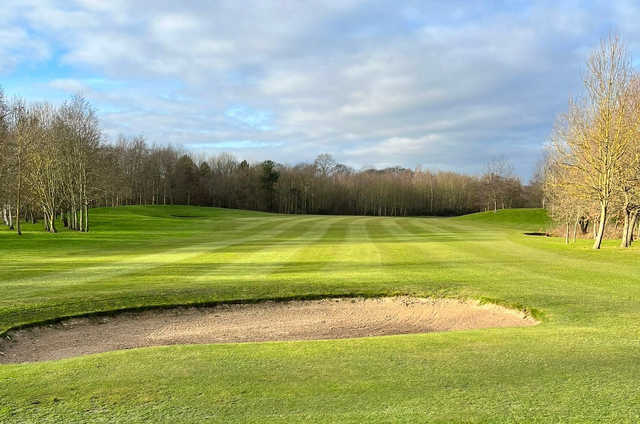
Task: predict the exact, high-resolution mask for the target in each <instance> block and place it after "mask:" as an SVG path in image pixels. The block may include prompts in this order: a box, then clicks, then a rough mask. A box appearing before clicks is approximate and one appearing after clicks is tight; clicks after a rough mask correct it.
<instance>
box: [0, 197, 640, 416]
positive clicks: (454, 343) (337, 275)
mask: <svg viewBox="0 0 640 424" xmlns="http://www.w3.org/2000/svg"><path fill="white" fill-rule="evenodd" d="M91 218H92V232H90V233H88V234H79V233H71V232H60V233H59V234H56V235H50V234H44V233H42V232H39V231H38V230H39V228H38V227H37V226H32V227H29V226H27V228H26V230H27V231H26V232H25V235H24V236H23V237H22V238H19V237H17V236H16V235H15V234H14V233H10V232H8V231H2V232H0V290H1V293H2V296H1V297H0V332H3V331H6V330H7V329H9V328H11V327H16V326H19V325H25V324H29V323H34V322H41V321H45V320H52V319H56V318H59V317H62V316H71V315H78V314H86V313H91V312H100V311H112V310H118V309H124V308H137V307H149V306H154V305H155V306H159V305H173V304H186V303H215V302H223V301H240V300H248V301H256V300H260V299H265V298H283V299H285V298H296V297H299V298H308V297H318V296H323V295H332V296H341V295H353V294H357V295H366V296H377V295H384V294H400V293H403V294H416V295H432V296H452V297H473V298H483V299H488V300H491V301H494V302H498V303H504V304H509V305H519V306H520V307H526V308H529V309H530V310H532V311H533V312H534V313H536V314H537V315H538V316H539V317H541V319H542V320H543V323H542V324H541V325H539V326H536V327H529V328H518V329H493V330H472V331H462V332H451V333H437V334H436V333H433V334H424V335H402V336H389V337H379V338H368V339H354V340H336V341H311V342H309V341H304V342H272V343H249V344H240V345H193V346H171V347H157V348H147V349H136V350H129V351H120V352H111V353H105V354H99V355H92V356H87V357H80V358H74V359H68V360H62V361H57V362H45V363H38V364H21V365H0V422H3V423H4V422H16V423H18V422H19V423H29V422H33V423H47V422H78V423H80V422H193V423H196V422H224V423H229V422H353V423H356V422H425V421H426V422H487V423H489V422H490V423H494V422H497V423H500V422H576V423H578V422H580V423H582V422H629V423H634V422H638V421H640V385H639V384H638V381H639V380H640V272H638V271H639V270H640V262H639V260H640V250H639V249H638V248H632V249H630V250H621V249H619V248H617V247H616V245H617V242H616V241H607V242H606V243H605V246H604V249H602V250H601V251H592V250H591V249H590V242H589V241H588V240H583V241H580V240H579V241H578V243H577V244H576V245H570V246H565V245H564V244H563V241H562V240H560V239H556V238H547V237H529V236H525V235H523V234H522V233H523V232H524V231H539V230H541V229H545V228H546V227H547V226H548V221H547V218H546V215H545V214H544V212H543V211H541V210H507V211H499V212H498V213H493V212H488V213H481V214H474V215H469V216H465V217H458V218H378V217H327V216H282V215H269V214H259V213H254V212H245V211H232V210H223V209H213V208H194V207H191V208H189V207H127V208H118V209H102V210H95V211H92V216H91Z"/></svg>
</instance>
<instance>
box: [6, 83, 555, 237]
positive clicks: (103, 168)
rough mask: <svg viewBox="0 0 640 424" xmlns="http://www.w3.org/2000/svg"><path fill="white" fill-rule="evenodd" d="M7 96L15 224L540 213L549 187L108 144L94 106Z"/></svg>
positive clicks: (499, 168)
mask: <svg viewBox="0 0 640 424" xmlns="http://www.w3.org/2000/svg"><path fill="white" fill-rule="evenodd" d="M1 93H2V92H1V91H0V206H1V207H2V219H3V222H4V223H5V225H7V226H8V227H9V228H11V229H15V230H16V231H17V232H18V234H20V233H21V222H24V221H29V222H36V221H40V220H41V221H42V225H43V228H44V230H45V231H48V232H56V231H57V226H58V225H63V226H64V227H67V228H69V229H71V230H75V231H83V232H84V231H89V210H90V208H91V207H116V206H123V205H169V204H180V205H199V206H218V207H224V208H238V209H251V210H261V211H270V212H280V213H286V214H357V215H376V216H410V215H413V216H415V215H436V216H438V215H439V216H450V215H460V214H464V213H470V212H476V211H482V210H494V211H495V210H498V209H501V208H511V207H528V206H531V207H539V206H540V203H541V201H542V186H543V181H542V180H541V179H535V180H534V181H533V182H532V183H531V184H529V185H523V184H522V183H521V182H520V179H519V178H518V177H516V176H514V174H513V169H512V167H511V166H510V164H509V163H508V161H506V160H503V159H500V160H494V161H492V162H491V163H490V164H488V165H487V169H486V171H485V172H484V174H483V175H480V176H471V175H464V174H460V173H455V172H431V171H428V170H421V169H406V168H402V167H392V168H386V169H362V170H355V169H353V168H351V167H349V166H346V165H344V164H340V163H337V162H336V161H335V160H334V159H333V157H332V156H331V155H329V154H322V155H320V156H318V157H317V158H316V159H315V160H314V161H313V162H311V163H300V164H297V165H286V164H281V163H276V162H274V161H271V160H266V161H262V162H254V163H249V162H248V161H246V160H238V159H236V158H235V157H234V156H233V155H231V154H228V153H222V154H218V155H212V156H210V157H203V156H202V155H200V156H198V155H196V154H193V153H192V152H188V151H186V150H184V149H183V148H181V147H174V146H159V145H150V144H148V143H147V142H146V141H145V139H144V138H143V137H139V136H138V137H125V136H120V137H118V138H117V139H116V140H114V141H111V142H107V141H106V140H105V139H104V137H102V135H101V130H100V127H99V124H98V120H97V118H96V113H95V111H94V110H93V108H92V107H91V105H90V104H89V103H88V102H87V101H86V99H84V98H82V97H77V96H76V97H72V98H71V99H69V100H68V101H66V102H64V103H63V104H61V105H59V106H54V105H51V104H48V103H35V104H27V103H26V102H24V101H23V100H20V99H17V100H13V101H7V99H5V98H4V96H3V95H2V94H1Z"/></svg>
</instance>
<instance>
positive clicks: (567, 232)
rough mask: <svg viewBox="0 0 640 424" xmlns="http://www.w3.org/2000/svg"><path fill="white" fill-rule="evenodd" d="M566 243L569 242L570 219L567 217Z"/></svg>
mask: <svg viewBox="0 0 640 424" xmlns="http://www.w3.org/2000/svg"><path fill="white" fill-rule="evenodd" d="M564 243H565V244H569V220H568V219H567V223H566V226H565V230H564Z"/></svg>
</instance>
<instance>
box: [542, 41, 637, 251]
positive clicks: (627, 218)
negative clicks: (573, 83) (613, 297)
mask: <svg viewBox="0 0 640 424" xmlns="http://www.w3.org/2000/svg"><path fill="white" fill-rule="evenodd" d="M548 147H549V148H548V155H547V160H546V167H545V169H544V172H543V173H544V179H545V197H546V199H547V200H548V207H549V211H550V213H551V215H552V217H553V218H554V219H555V221H556V222H558V223H559V224H562V226H563V227H564V235H565V240H566V242H567V243H568V242H569V239H570V232H572V233H573V239H574V240H575V239H576V238H577V236H578V235H579V234H580V235H583V236H592V237H593V238H594V244H593V247H594V248H595V249H599V248H600V246H601V244H602V240H603V238H604V237H605V236H610V237H619V238H621V239H622V240H621V247H629V246H631V243H632V242H633V240H634V231H637V230H638V216H639V214H640V74H639V73H638V71H637V70H636V69H634V68H633V65H632V61H631V57H630V54H629V52H628V49H627V48H626V46H625V44H624V43H623V42H622V41H621V40H620V39H619V38H618V37H615V36H611V37H609V38H608V39H607V40H604V41H602V43H601V45H600V47H599V48H598V49H596V50H595V51H594V52H593V53H592V55H591V57H590V58H589V60H588V62H587V70H586V73H585V77H584V94H583V95H582V96H580V97H578V98H575V99H572V100H571V101H570V103H569V109H568V111H567V112H566V113H564V114H562V115H561V116H560V117H559V119H558V122H557V125H556V127H555V129H554V131H553V134H552V137H551V142H550V143H549V146H548ZM636 237H637V235H636Z"/></svg>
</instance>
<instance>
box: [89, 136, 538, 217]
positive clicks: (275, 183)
mask: <svg viewBox="0 0 640 424" xmlns="http://www.w3.org/2000/svg"><path fill="white" fill-rule="evenodd" d="M101 154H102V156H103V159H102V160H101V163H102V165H103V166H105V165H106V168H105V169H104V171H103V172H104V180H105V181H108V186H107V187H105V190H103V191H102V193H103V195H102V196H101V197H99V198H96V204H98V205H104V206H118V205H129V204H141V205H142V204H185V205H200V206H219V207H225V208H238V209H252V210H261V211H270V212H280V213H287V214H343V215H377V216H408V215H441V216H444V215H446V216H450V215H460V214H463V213H469V212H476V211H481V210H497V209H501V208H510V207H525V206H536V207H537V206H540V205H541V201H542V181H539V182H536V183H532V184H531V185H529V186H523V185H522V184H521V183H520V180H519V179H518V178H517V177H515V176H513V174H512V171H511V168H510V167H509V166H508V165H506V161H494V162H492V164H491V166H489V167H488V170H487V172H486V173H485V174H484V175H483V176H481V177H476V176H468V175H463V174H457V173H454V172H437V173H433V172H429V171H422V170H409V169H405V168H400V167H393V168H387V169H381V170H378V169H364V170H359V171H356V170H354V169H352V168H350V167H348V166H346V165H343V164H340V163H337V162H336V161H335V160H334V159H333V158H332V156H331V155H329V154H322V155H320V156H318V158H316V160H315V161H314V162H313V163H301V164H298V165H295V166H290V165H284V164H280V163H275V162H273V161H271V160H266V161H264V162H258V163H248V162H247V161H246V160H242V161H240V160H237V159H236V158H235V157H234V156H232V155H230V154H228V153H222V154H220V155H215V156H211V157H208V158H199V159H198V158H196V157H195V155H192V154H189V153H188V152H185V151H183V150H182V149H179V148H175V147H171V146H147V145H146V144H145V142H144V140H143V139H142V138H133V139H127V138H124V137H121V138H120V139H119V140H118V141H117V142H116V143H115V144H112V145H105V146H104V148H103V149H102V153H101Z"/></svg>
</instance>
